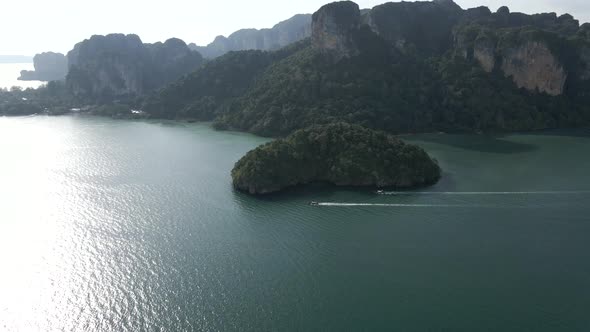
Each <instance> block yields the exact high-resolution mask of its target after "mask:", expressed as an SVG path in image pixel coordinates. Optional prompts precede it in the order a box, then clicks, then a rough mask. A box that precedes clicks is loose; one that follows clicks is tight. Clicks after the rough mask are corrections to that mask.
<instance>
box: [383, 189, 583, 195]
mask: <svg viewBox="0 0 590 332" xmlns="http://www.w3.org/2000/svg"><path fill="white" fill-rule="evenodd" d="M378 194H380V195H406V196H410V195H588V194H590V190H577V191H384V192H380V193H378Z"/></svg>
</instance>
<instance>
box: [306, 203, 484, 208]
mask: <svg viewBox="0 0 590 332" xmlns="http://www.w3.org/2000/svg"><path fill="white" fill-rule="evenodd" d="M317 206H352V207H360V206H381V207H431V208H437V207H439V208H440V207H444V208H472V207H476V208H477V207H494V206H493V205H477V204H385V203H383V204H381V203H327V202H323V203H317Z"/></svg>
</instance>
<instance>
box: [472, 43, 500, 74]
mask: <svg viewBox="0 0 590 332" xmlns="http://www.w3.org/2000/svg"><path fill="white" fill-rule="evenodd" d="M473 57H474V58H475V60H477V62H479V64H480V66H481V67H482V68H483V69H484V70H485V71H486V72H488V73H491V72H492V71H493V70H494V68H495V67H496V45H495V43H494V41H493V40H491V39H490V38H485V37H484V38H479V39H477V40H476V41H475V44H474V46H473Z"/></svg>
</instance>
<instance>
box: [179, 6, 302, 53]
mask: <svg viewBox="0 0 590 332" xmlns="http://www.w3.org/2000/svg"><path fill="white" fill-rule="evenodd" d="M310 35H311V15H310V14H298V15H295V16H293V17H291V18H290V19H288V20H285V21H282V22H280V23H278V24H276V25H275V26H274V27H272V28H270V29H260V30H257V29H241V30H238V31H236V32H234V33H232V34H231V35H229V37H224V36H218V37H217V38H215V40H214V41H213V42H212V43H210V44H209V45H207V46H197V45H196V44H194V43H193V44H189V47H190V48H191V49H192V50H195V51H198V52H199V53H201V54H202V55H203V57H205V58H209V59H213V58H216V57H219V56H221V55H224V54H225V53H227V52H231V51H243V50H262V51H272V50H277V49H280V48H282V47H285V46H287V45H289V44H292V43H294V42H297V41H300V40H302V39H305V38H307V37H309V36H310Z"/></svg>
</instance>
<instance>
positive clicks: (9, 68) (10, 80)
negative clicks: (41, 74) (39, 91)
mask: <svg viewBox="0 0 590 332" xmlns="http://www.w3.org/2000/svg"><path fill="white" fill-rule="evenodd" d="M21 70H34V66H33V64H32V63H0V89H11V88H12V87H20V88H22V89H27V88H33V89H36V88H38V87H40V86H41V85H43V84H44V82H41V81H19V80H18V77H19V76H20V72H21Z"/></svg>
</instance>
